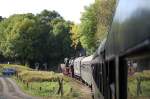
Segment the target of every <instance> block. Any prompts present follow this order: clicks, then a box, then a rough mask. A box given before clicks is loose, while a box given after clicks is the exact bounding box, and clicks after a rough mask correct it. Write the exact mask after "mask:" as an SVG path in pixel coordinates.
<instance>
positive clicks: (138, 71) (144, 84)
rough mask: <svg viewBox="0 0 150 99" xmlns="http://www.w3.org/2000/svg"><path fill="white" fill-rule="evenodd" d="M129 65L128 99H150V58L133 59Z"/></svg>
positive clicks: (129, 61) (128, 62)
mask: <svg viewBox="0 0 150 99" xmlns="http://www.w3.org/2000/svg"><path fill="white" fill-rule="evenodd" d="M127 65H128V88H127V90H128V99H137V98H138V99H150V57H149V58H131V59H128V61H127Z"/></svg>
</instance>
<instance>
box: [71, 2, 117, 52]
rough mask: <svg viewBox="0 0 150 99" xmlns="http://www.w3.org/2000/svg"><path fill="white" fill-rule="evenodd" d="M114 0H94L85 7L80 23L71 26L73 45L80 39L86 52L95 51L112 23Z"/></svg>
mask: <svg viewBox="0 0 150 99" xmlns="http://www.w3.org/2000/svg"><path fill="white" fill-rule="evenodd" d="M115 4H116V0H96V1H95V3H93V4H91V5H90V6H88V7H85V12H83V13H82V17H81V23H80V25H78V26H76V25H74V26H73V28H72V40H73V45H77V43H78V42H79V41H80V42H81V45H82V46H83V47H84V48H85V49H86V51H87V54H92V53H93V52H95V50H96V48H97V47H98V45H99V43H100V42H101V41H102V40H103V39H104V38H105V37H106V35H107V33H108V31H109V28H110V26H111V23H112V19H113V13H114V10H115Z"/></svg>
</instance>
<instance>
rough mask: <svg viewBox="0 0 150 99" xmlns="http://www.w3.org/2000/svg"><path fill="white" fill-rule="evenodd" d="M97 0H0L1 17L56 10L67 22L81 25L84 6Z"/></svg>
mask: <svg viewBox="0 0 150 99" xmlns="http://www.w3.org/2000/svg"><path fill="white" fill-rule="evenodd" d="M94 1H95V0H0V16H3V17H9V16H10V15H12V14H23V13H33V14H37V13H40V12H41V11H42V10H44V9H47V10H55V11H57V12H58V13H59V14H60V15H61V16H63V17H64V19H65V20H70V21H73V22H75V23H80V18H81V13H82V12H84V6H88V5H90V4H91V3H93V2H94Z"/></svg>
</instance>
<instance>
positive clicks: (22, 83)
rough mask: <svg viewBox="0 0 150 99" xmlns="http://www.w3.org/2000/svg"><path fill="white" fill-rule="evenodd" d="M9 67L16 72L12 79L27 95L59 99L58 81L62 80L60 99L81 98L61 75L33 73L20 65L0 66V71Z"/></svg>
mask: <svg viewBox="0 0 150 99" xmlns="http://www.w3.org/2000/svg"><path fill="white" fill-rule="evenodd" d="M9 67H11V68H15V69H16V70H17V74H16V76H13V77H12V78H13V79H14V80H15V81H16V83H17V84H18V85H19V87H20V88H21V89H22V90H23V91H24V92H25V93H27V94H30V95H32V96H40V97H52V99H55V98H56V99H59V98H60V94H57V92H58V89H59V84H58V79H62V78H63V91H64V94H63V97H61V99H78V97H80V96H81V94H80V92H79V91H78V90H74V88H72V85H71V83H70V82H69V81H70V80H69V79H70V78H68V77H64V76H63V75H62V74H61V73H55V72H52V71H51V72H50V71H49V72H48V71H35V70H33V69H30V68H28V67H25V66H21V65H8V64H0V70H2V69H3V68H9ZM70 91H71V92H70Z"/></svg>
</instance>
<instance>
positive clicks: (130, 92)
mask: <svg viewBox="0 0 150 99" xmlns="http://www.w3.org/2000/svg"><path fill="white" fill-rule="evenodd" d="M149 5H150V0H117V4H116V11H115V13H114V17H113V22H112V25H111V28H110V30H109V33H108V35H107V37H106V39H104V40H103V41H102V42H101V43H100V46H99V48H98V49H97V51H96V52H95V53H94V54H93V55H91V56H88V57H86V56H80V57H77V58H75V59H72V66H71V68H70V67H69V66H67V68H66V70H67V71H68V72H67V74H68V75H71V77H74V78H77V79H81V80H82V81H83V82H84V83H86V84H87V85H88V86H90V87H91V89H92V92H93V98H94V99H150V92H148V91H149V90H150V87H149V86H148V85H149V83H150V22H149V20H150V6H149Z"/></svg>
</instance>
